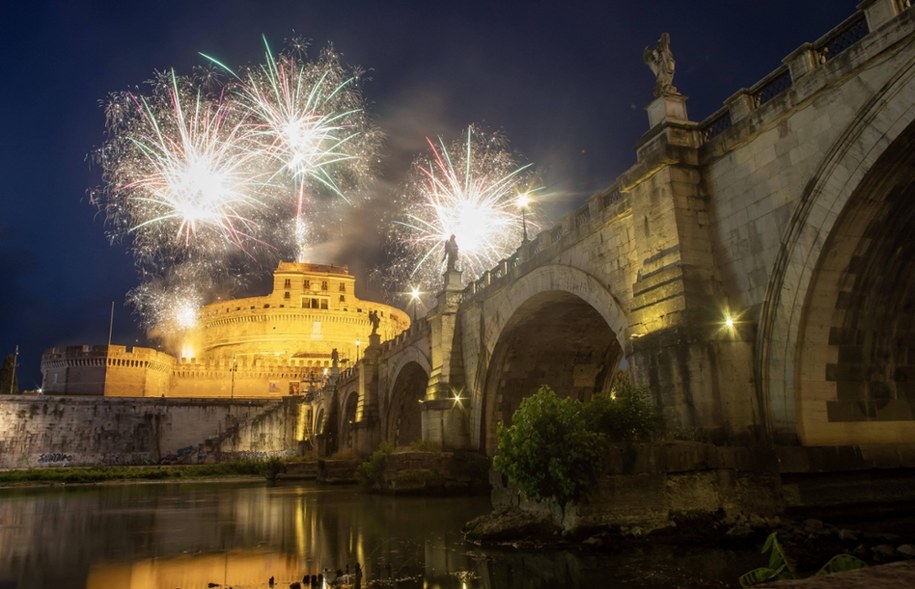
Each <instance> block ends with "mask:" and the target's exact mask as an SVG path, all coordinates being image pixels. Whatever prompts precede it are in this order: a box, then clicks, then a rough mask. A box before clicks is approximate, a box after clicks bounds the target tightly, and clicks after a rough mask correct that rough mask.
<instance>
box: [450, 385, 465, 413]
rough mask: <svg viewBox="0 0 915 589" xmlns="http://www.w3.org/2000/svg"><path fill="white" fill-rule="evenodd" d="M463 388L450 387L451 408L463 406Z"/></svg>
mask: <svg viewBox="0 0 915 589" xmlns="http://www.w3.org/2000/svg"><path fill="white" fill-rule="evenodd" d="M463 392H464V389H461V390H456V389H451V408H452V409H453V408H455V407H461V408H463V407H464V397H463V396H462V394H463Z"/></svg>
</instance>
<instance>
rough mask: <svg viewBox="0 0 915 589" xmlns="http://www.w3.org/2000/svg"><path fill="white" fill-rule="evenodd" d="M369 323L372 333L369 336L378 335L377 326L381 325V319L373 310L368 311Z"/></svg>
mask: <svg viewBox="0 0 915 589" xmlns="http://www.w3.org/2000/svg"><path fill="white" fill-rule="evenodd" d="M369 323H371V324H372V333H371V334H370V335H377V334H378V326H379V325H381V318H380V317H379V316H378V311H375V310H374V309H373V310H371V311H369Z"/></svg>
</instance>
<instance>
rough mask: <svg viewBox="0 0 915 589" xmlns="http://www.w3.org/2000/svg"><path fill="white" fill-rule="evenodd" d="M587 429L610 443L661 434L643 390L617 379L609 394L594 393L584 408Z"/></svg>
mask: <svg viewBox="0 0 915 589" xmlns="http://www.w3.org/2000/svg"><path fill="white" fill-rule="evenodd" d="M586 414H587V418H588V423H589V427H591V428H592V429H594V430H596V431H599V432H601V433H603V434H604V435H605V436H607V439H608V440H609V441H610V442H617V443H619V442H625V443H631V442H645V441H648V440H651V439H653V438H654V437H656V436H657V435H658V434H659V433H660V431H661V426H662V422H661V417H660V415H658V411H657V409H656V408H655V406H654V403H652V401H651V399H650V398H649V396H648V392H647V391H646V390H645V389H642V388H639V387H636V386H634V385H632V384H631V383H629V382H628V381H625V380H621V381H619V382H618V383H617V384H616V386H615V387H614V388H613V390H611V391H610V392H605V393H597V394H596V395H594V397H593V398H592V399H591V401H590V402H589V403H588V404H587V405H586Z"/></svg>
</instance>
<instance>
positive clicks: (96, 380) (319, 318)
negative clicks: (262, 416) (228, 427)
mask: <svg viewBox="0 0 915 589" xmlns="http://www.w3.org/2000/svg"><path fill="white" fill-rule="evenodd" d="M409 326H410V318H409V317H408V315H407V314H406V313H405V312H403V311H401V310H400V309H397V308H394V307H391V306H389V305H385V304H382V303H376V302H372V301H364V300H360V299H358V298H357V297H356V295H355V278H354V277H353V276H352V275H350V274H349V272H348V270H347V268H346V267H339V266H331V265H323V264H309V263H299V262H280V264H279V266H278V267H277V269H276V271H275V272H274V274H273V291H272V292H271V293H270V294H269V295H266V296H258V297H248V298H243V299H233V300H226V301H218V302H215V303H212V304H209V305H206V306H204V307H202V308H201V309H200V310H199V312H198V314H197V318H196V324H195V325H194V326H192V327H189V328H187V329H186V330H184V331H183V332H181V333H180V334H178V339H179V343H178V344H177V345H176V349H175V350H174V351H175V353H176V355H172V354H168V353H165V352H162V351H159V350H155V349H151V348H143V347H137V346H135V347H126V346H114V345H111V346H106V345H95V346H89V345H85V346H67V347H57V348H51V349H49V350H47V351H45V353H44V354H43V355H42V358H41V373H42V389H43V390H44V392H46V393H48V394H62V395H104V396H106V397H220V398H234V397H245V398H248V397H258V398H263V397H268V398H269V397H277V398H278V397H281V396H285V395H297V394H300V393H301V392H303V388H305V387H309V386H315V385H319V384H321V383H323V381H324V379H326V378H327V376H328V375H329V374H330V372H331V371H332V370H334V369H335V368H339V367H343V368H345V367H346V366H347V365H353V364H355V362H356V361H358V360H359V356H360V352H361V350H362V346H363V345H366V344H367V343H368V337H369V335H370V333H372V332H373V329H374V330H375V331H376V332H377V333H378V334H379V335H380V336H381V338H382V339H384V340H387V339H391V338H393V337H394V336H396V335H397V334H399V333H400V332H402V331H404V330H405V329H407V328H408V327H409Z"/></svg>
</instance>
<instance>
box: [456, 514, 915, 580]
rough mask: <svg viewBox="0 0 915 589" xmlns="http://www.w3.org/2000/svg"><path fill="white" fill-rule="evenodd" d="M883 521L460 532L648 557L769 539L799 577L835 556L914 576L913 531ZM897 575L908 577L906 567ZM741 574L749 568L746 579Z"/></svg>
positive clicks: (754, 545) (474, 524)
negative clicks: (664, 549)
mask: <svg viewBox="0 0 915 589" xmlns="http://www.w3.org/2000/svg"><path fill="white" fill-rule="evenodd" d="M835 515H836V517H837V518H838V519H836V520H835V521H841V520H842V518H841V515H840V514H838V513H836V514H835ZM885 517H886V519H885V520H884V521H871V522H869V525H867V526H865V527H864V529H861V528H857V527H850V526H845V525H832V524H830V523H827V522H824V521H822V520H818V519H813V518H808V519H805V520H795V519H790V518H787V517H782V516H774V517H758V516H750V517H747V516H740V517H738V518H727V517H725V516H724V514H723V513H720V514H712V515H709V514H705V515H702V516H694V517H684V518H679V519H677V520H675V521H671V522H670V523H669V525H668V526H666V527H663V528H658V529H653V530H647V529H644V528H640V527H638V526H597V527H589V528H576V529H573V530H563V529H562V528H561V527H560V526H558V525H557V524H556V523H555V522H554V521H553V520H552V519H551V518H550V517H549V516H548V515H546V514H536V513H532V512H531V511H527V510H522V509H518V508H508V509H502V510H499V511H495V512H492V513H489V514H486V515H483V516H480V517H478V518H476V519H474V520H471V521H470V522H468V523H467V525H466V526H465V527H464V537H465V540H466V541H468V542H470V543H472V544H475V545H478V546H481V547H484V548H490V549H492V548H509V549H513V550H519V551H537V550H555V549H574V550H577V551H582V552H597V553H618V552H620V551H625V550H643V549H644V550H648V549H651V548H652V547H656V546H660V545H670V546H674V547H691V548H703V547H704V548H706V549H712V548H717V549H725V550H759V549H760V548H761V547H762V546H763V544H764V542H765V539H766V537H767V536H768V535H769V534H772V533H775V534H776V535H777V538H778V542H779V543H780V545H781V548H782V549H783V550H784V554H785V555H786V557H787V558H788V559H789V560H790V561H791V563H792V566H793V567H794V568H795V570H796V571H797V572H798V574H799V575H800V576H801V577H805V576H809V575H813V574H815V573H816V572H817V571H818V570H819V569H820V568H821V567H822V566H823V565H824V564H825V563H826V562H827V561H829V559H831V558H832V557H833V556H835V555H837V554H851V555H853V556H855V557H857V558H859V559H861V560H862V561H864V562H865V563H867V565H869V566H879V565H884V564H888V563H897V562H903V561H905V562H908V563H910V564H911V565H912V566H911V570H912V571H915V528H913V527H911V526H904V527H903V528H900V527H899V526H898V525H897V524H899V523H901V522H903V521H904V520H901V519H898V518H895V517H893V516H892V515H890V514H886V516H885ZM881 525H882V529H883V531H878V530H881ZM889 530H893V531H889ZM760 558H761V564H760V566H764V565H763V564H762V561H764V560H766V559H768V556H763V555H762V554H761V555H760ZM899 570H901V571H904V574H910V571H909V569H908V568H907V569H899ZM748 571H749V569H748V570H747V571H745V572H748ZM776 586H781V585H776ZM874 586H875V587H877V586H879V587H884V586H886V587H892V586H893V585H874ZM792 587H793V585H792ZM799 587H800V586H799Z"/></svg>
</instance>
